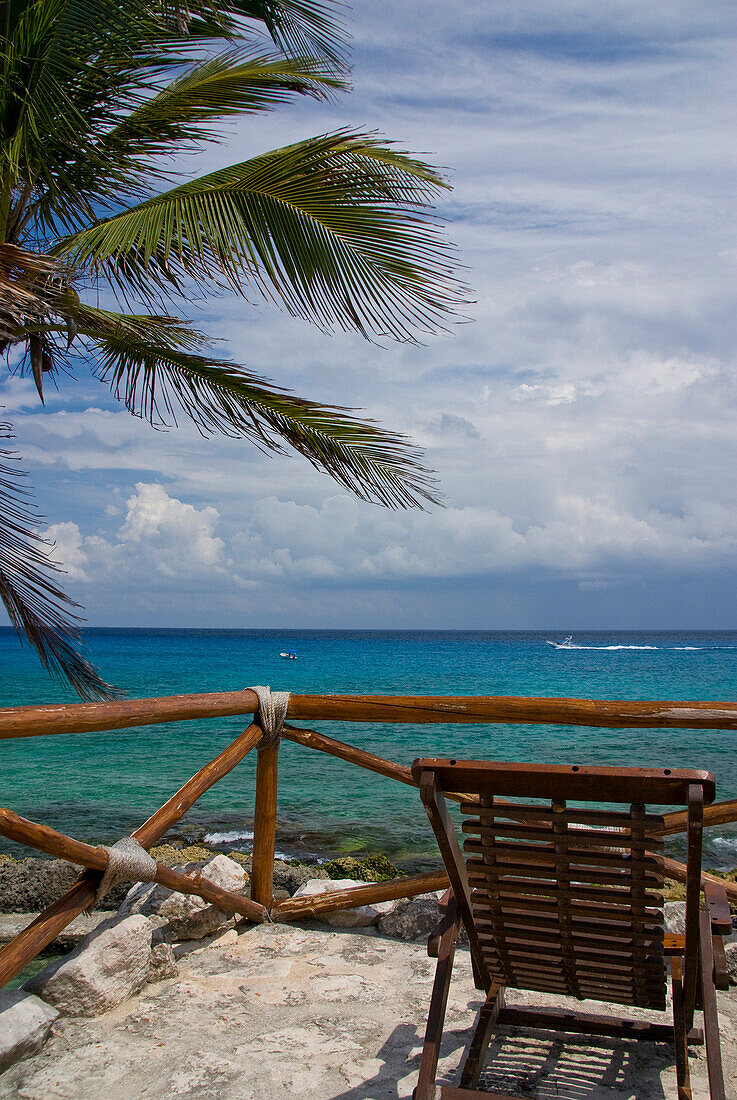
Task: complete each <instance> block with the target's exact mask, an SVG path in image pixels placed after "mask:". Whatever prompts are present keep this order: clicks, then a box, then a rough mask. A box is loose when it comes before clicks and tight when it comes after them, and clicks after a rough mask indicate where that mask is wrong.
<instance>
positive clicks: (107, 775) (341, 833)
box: [0, 630, 737, 869]
mask: <svg viewBox="0 0 737 1100" xmlns="http://www.w3.org/2000/svg"><path fill="white" fill-rule="evenodd" d="M554 637H556V635H555V634H554V633H549V632H548V633H539V632H528V631H525V632H493V631H490V632H477V631H474V632H455V631H452V632H441V631H431V632H430V631H427V632H425V631H422V632H416V631H392V632H378V631H309V630H304V631H303V630H298V631H260V630H259V631H257V630H254V631H248V630H244V631H239V630H223V631H212V630H176V631H175V630H162V631H152V630H90V631H88V632H87V633H86V639H87V645H88V651H89V655H90V657H91V658H92V660H93V661H94V663H95V664H96V665H97V666H98V667H99V668H100V669H101V671H102V673H103V675H104V676H105V677H106V678H107V679H108V680H109V681H111V682H113V683H116V684H117V685H119V686H120V687H122V688H124V689H125V690H126V692H127V693H128V695H129V696H131V697H146V696H154V695H169V694H172V695H173V694H184V693H188V692H207V691H231V690H236V689H239V688H243V687H247V686H249V685H251V684H269V685H270V686H271V687H272V689H274V690H276V689H287V690H292V691H296V692H306V693H320V692H359V693H388V694H428V695H461V694H464V695H547V696H578V697H588V698H599V699H617V698H621V699H625V698H631V699H712V700H732V699H735V698H737V631H730V632H726V633H725V632H719V633H714V632H709V633H706V632H698V631H696V632H688V633H685V632H676V633H664V632H655V633H644V632H628V633H623V632H595V633H594V632H586V633H578V634H576V635H575V637H574V643H575V645H577V646H578V647H579V648H575V649H570V650H554V649H552V648H551V647H550V646H547V645H546V644H545V641H546V639H547V638H554ZM283 650H294V651H296V653H297V654H298V659H297V660H296V661H285V660H282V659H281V658H280V657H279V653H280V652H281V651H283ZM61 701H74V698H73V696H72V695H71V693H70V692H68V691H67V690H66V689H64V688H62V687H60V686H59V685H58V684H57V683H56V682H54V681H52V680H50V679H49V678H48V677H47V676H46V674H45V673H44V672H43V671H42V670H41V669H40V668H39V666H38V664H37V663H36V661H35V658H34V657H33V655H32V654H31V653H30V652H29V650H28V649H27V648H25V649H24V648H21V647H20V645H19V643H18V641H17V639H16V637H15V635H14V634H13V633H12V632H11V631H9V630H7V631H0V706H11V705H22V704H31V703H42V702H61ZM245 724H247V723H246V721H245V720H244V719H239V718H225V719H219V720H217V721H212V720H207V721H204V722H194V723H178V724H169V725H162V726H157V727H144V728H138V729H132V730H128V731H126V730H122V731H121V730H118V731H113V732H109V733H92V734H84V735H82V734H79V735H58V736H53V737H43V738H41V737H39V738H27V739H22V740H17V741H2V742H0V754H2V764H1V766H0V805H4V806H8V807H10V808H12V809H13V810H15V811H16V812H18V813H20V814H22V815H24V816H25V817H29V818H32V819H33V820H36V821H42V822H45V823H47V824H50V825H53V826H54V827H56V828H58V829H61V830H63V831H65V832H67V833H69V834H71V835H73V836H75V837H77V838H79V839H80V840H85V841H88V842H93V843H97V842H106V843H107V842H110V841H113V840H115V839H117V838H118V837H119V836H121V835H122V834H124V833H127V832H129V831H131V830H132V829H133V828H135V827H136V825H137V824H139V823H140V822H141V821H143V820H145V818H146V817H148V816H149V814H150V813H151V812H152V811H153V810H155V809H156V808H157V807H158V806H159V805H161V804H162V803H163V802H164V801H166V799H167V798H168V797H170V795H172V794H173V793H174V791H176V790H177V789H178V788H179V787H180V786H181V784H182V783H184V782H185V781H186V780H187V779H188V778H189V777H190V776H191V775H192V774H193V773H194V772H195V771H197V770H198V769H199V768H200V767H201V766H202V765H203V764H204V763H206V762H207V760H209V759H210V758H211V757H213V756H215V755H216V754H217V753H218V752H219V751H220V750H221V749H222V748H224V746H225V745H226V744H227V743H228V741H229V740H231V739H232V738H233V737H234V736H236V735H237V733H238V732H240V730H241V729H243V728H244V725H245ZM319 728H321V729H324V730H325V732H328V733H330V734H331V735H332V736H336V737H339V738H340V739H341V740H344V741H349V742H352V743H353V744H356V745H359V746H361V747H363V748H366V749H368V750H370V751H371V752H375V753H379V754H380V755H382V756H385V757H388V758H390V759H393V760H396V761H398V762H400V763H403V764H408V763H411V761H412V760H413V759H414V757H416V756H420V755H453V756H456V757H464V756H465V757H468V758H488V759H500V760H520V761H550V762H572V761H575V762H579V763H606V764H627V765H655V766H670V767H699V768H703V767H706V768H709V769H710V770H711V771H713V772H714V774H715V776H716V779H717V791H718V793H717V797H718V798H719V799H724V798H733V797H735V796H737V753H735V745H736V744H737V733H734V732H729V731H718V730H717V731H714V730H702V731H693V730H617V729H611V730H610V729H585V728H582V727H551V726H547V727H546V726H521V725H493V726H455V727H454V726H442V725H437V726H429V725H424V726H423V725H421V726H412V725H394V724H392V725H388V724H386V725H367V724H364V723H361V724H340V723H327V722H326V723H321V724H320V726H319ZM254 772H255V754H251V756H249V757H247V758H246V760H245V761H244V762H243V763H242V764H241V765H239V767H238V768H237V769H236V770H235V771H234V772H233V773H231V775H230V776H228V777H227V778H226V779H224V780H222V781H221V782H220V783H219V784H217V785H216V786H215V787H214V788H213V789H212V790H210V791H209V792H208V793H207V794H206V795H205V796H204V797H203V798H202V799H201V800H200V801H199V802H198V803H197V805H196V806H195V807H194V808H193V809H192V810H191V811H190V812H189V813H188V814H187V816H186V818H185V819H184V820H183V822H182V823H181V825H180V826H179V827H178V828H177V829H176V830H175V831H174V835H176V836H177V837H178V838H191V839H193V840H195V839H197V840H201V839H206V840H207V841H208V842H209V843H211V844H213V845H215V846H217V847H221V848H227V847H229V846H230V847H232V848H234V849H237V850H240V851H247V850H248V849H249V846H250V837H251V830H252V824H253V797H254ZM707 836H708V842H707V863H708V865H710V866H713V867H732V866H734V865H735V864H737V827H735V826H731V827H720V828H717V829H715V830H707ZM277 844H278V847H279V849H280V851H281V852H283V853H284V854H286V855H290V856H301V857H303V858H306V857H307V856H309V855H316V856H318V857H326V856H331V855H333V854H336V853H339V852H355V853H356V854H360V853H369V852H379V851H380V852H384V853H385V854H387V855H388V856H389V857H390V858H391V859H393V860H394V861H395V862H397V863H398V864H399V865H400V866H403V867H406V868H408V869H409V868H420V867H423V866H430V865H432V864H434V863H435V861H436V856H435V855H434V842H433V840H432V837H431V834H430V830H429V826H428V824H427V821H426V819H425V816H424V812H423V810H422V808H421V806H420V802H419V797H418V795H417V793H416V792H415V791H413V790H412V789H411V788H407V787H404V786H401V785H400V784H397V783H394V782H392V781H391V780H388V779H383V778H381V777H379V776H376V775H373V774H370V773H367V772H364V771H361V770H359V769H357V768H354V767H350V766H349V765H345V764H342V763H341V762H339V761H336V760H333V759H331V758H329V757H326V756H324V755H323V754H320V753H316V752H312V751H309V750H306V749H303V748H301V747H300V746H297V745H292V744H290V743H288V742H286V743H284V744H283V746H282V750H281V759H280V776H279V825H278V840H277ZM674 850H675V851H678V842H677V841H676V842H675V848H674ZM0 851H13V852H15V853H16V854H19V849H18V848H16V847H14V846H13V845H12V844H10V843H9V842H4V841H3V840H2V838H0Z"/></svg>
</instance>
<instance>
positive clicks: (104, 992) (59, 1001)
mask: <svg viewBox="0 0 737 1100" xmlns="http://www.w3.org/2000/svg"><path fill="white" fill-rule="evenodd" d="M151 932H152V927H151V924H150V922H149V921H148V920H146V918H145V917H143V916H140V915H136V916H131V917H112V918H111V919H110V920H108V921H105V923H104V924H102V925H100V927H99V928H97V929H95V931H94V932H91V933H90V934H89V936H86V937H85V939H84V940H82V943H81V944H80V945H79V947H77V948H75V950H74V951H72V953H71V954H70V955H67V956H66V957H65V958H63V959H58V960H57V961H56V962H52V963H50V964H49V965H48V966H47V967H46V968H45V969H44V970H42V971H41V973H40V974H36V976H35V977H33V978H31V980H30V981H29V982H27V983H26V987H25V988H26V989H27V990H28V991H29V992H30V993H37V994H38V996H39V997H42V998H43V999H44V1001H47V1002H48V1003H49V1004H51V1005H53V1006H54V1008H56V1009H58V1011H59V1012H60V1013H62V1015H64V1016H99V1015H100V1013H102V1012H107V1011H108V1009H111V1008H114V1007H115V1005H119V1004H121V1002H122V1001H125V1000H126V999H127V998H128V997H131V996H132V995H133V994H134V993H137V992H138V991H139V990H140V989H142V988H143V986H144V985H145V984H146V982H147V981H148V975H149V970H150V966H151V961H150V960H151Z"/></svg>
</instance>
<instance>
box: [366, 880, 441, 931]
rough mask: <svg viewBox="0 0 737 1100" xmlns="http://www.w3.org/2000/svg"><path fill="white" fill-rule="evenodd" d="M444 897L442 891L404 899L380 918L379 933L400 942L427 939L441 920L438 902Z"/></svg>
mask: <svg viewBox="0 0 737 1100" xmlns="http://www.w3.org/2000/svg"><path fill="white" fill-rule="evenodd" d="M442 896H443V895H442V891H438V892H437V894H420V895H419V896H418V897H415V898H402V899H401V901H398V902H396V903H395V905H394V908H393V909H392V911H391V912H390V913H385V914H384V916H382V917H380V918H379V923H378V929H379V931H380V932H381V933H383V935H385V936H392V937H394V938H395V939H398V940H419V939H426V938H427V937H428V936H429V935H430V933H431V932H432V930H433V929H434V928H435V927H436V925H437V923H438V921H439V920H440V910H439V909H438V900H439V899H440V898H441V897H442Z"/></svg>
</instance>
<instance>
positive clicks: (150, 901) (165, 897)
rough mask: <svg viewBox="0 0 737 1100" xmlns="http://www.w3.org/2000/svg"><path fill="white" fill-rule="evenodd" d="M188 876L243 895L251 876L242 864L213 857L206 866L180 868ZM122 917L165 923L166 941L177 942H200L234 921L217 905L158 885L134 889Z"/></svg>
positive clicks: (186, 865) (226, 857) (141, 886)
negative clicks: (137, 916)
mask: <svg viewBox="0 0 737 1100" xmlns="http://www.w3.org/2000/svg"><path fill="white" fill-rule="evenodd" d="M179 869H180V870H182V871H184V873H185V874H186V873H187V872H190V871H199V872H200V874H201V875H202V877H203V878H206V879H209V881H210V882H212V883H214V885H215V886H220V887H222V889H224V890H232V891H234V892H236V893H242V892H243V890H244V889H245V885H246V882H247V881H248V875H247V874H246V872H245V870H244V869H243V867H241V865H240V864H239V863H236V862H235V860H233V859H229V858H228V856H222V855H220V856H214V857H213V859H211V860H208V862H207V863H205V864H204V865H203V864H200V863H187V864H185V865H184V867H182V868H179ZM119 913H120V915H121V916H129V915H130V914H133V913H141V914H143V915H144V916H147V917H148V916H150V917H156V918H159V920H157V923H158V924H162V925H163V921H164V920H165V921H166V922H167V924H168V928H166V934H167V938H170V939H174V940H201V939H202V938H203V937H204V936H210V935H212V933H213V932H215V931H217V929H218V928H220V927H221V926H222V925H224V924H226V923H227V922H228V921H229V920H231V919H232V916H233V914H232V913H226V912H225V911H224V910H222V909H218V908H217V906H215V905H210V904H209V903H208V902H206V901H205V900H204V898H200V897H197V895H196V894H180V893H178V892H175V891H172V890H168V889H167V888H166V886H160V885H158V884H157V883H155V882H152V883H139V884H138V886H134V887H133V888H132V889H131V890H130V891H129V892H128V895H127V897H126V898H125V900H124V902H123V904H122V905H121V907H120V910H119Z"/></svg>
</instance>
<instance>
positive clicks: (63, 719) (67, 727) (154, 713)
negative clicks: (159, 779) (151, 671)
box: [0, 688, 258, 740]
mask: <svg viewBox="0 0 737 1100" xmlns="http://www.w3.org/2000/svg"><path fill="white" fill-rule="evenodd" d="M257 707H258V697H257V696H256V693H255V692H253V691H251V690H250V689H249V688H246V690H245V691H224V692H217V693H215V694H208V695H164V696H162V697H161V698H156V699H123V700H118V701H116V702H112V703H59V704H49V705H42V706H33V707H5V708H3V709H2V710H0V740H3V739H6V738H11V737H45V736H48V735H49V734H52V733H95V732H100V731H102V730H120V729H127V728H128V727H129V726H153V725H157V724H158V723H159V722H184V721H190V720H192V719H195V718H223V717H226V716H227V715H232V714H253V713H254V711H255V710H256V708H257Z"/></svg>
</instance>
